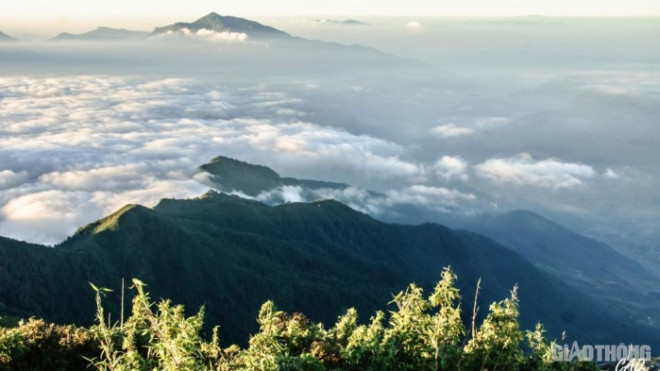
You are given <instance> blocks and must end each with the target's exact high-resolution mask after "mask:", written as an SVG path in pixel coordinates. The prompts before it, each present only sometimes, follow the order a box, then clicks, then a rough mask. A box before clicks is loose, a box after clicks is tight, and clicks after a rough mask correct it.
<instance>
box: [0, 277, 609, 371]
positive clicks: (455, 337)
mask: <svg viewBox="0 0 660 371" xmlns="http://www.w3.org/2000/svg"><path fill="white" fill-rule="evenodd" d="M456 281H457V276H456V274H455V273H454V272H453V271H452V270H451V269H450V268H445V269H444V271H443V272H442V274H441V279H440V281H439V282H438V283H437V284H436V285H435V287H434V289H433V290H432V292H431V293H430V295H425V294H424V292H423V289H422V288H421V287H419V286H417V285H415V284H410V285H409V286H408V287H407V288H406V289H405V290H403V291H401V292H399V293H398V294H396V295H393V298H392V300H391V302H390V303H388V306H387V309H388V310H387V311H377V312H376V313H375V314H372V315H371V317H369V318H368V319H367V318H362V317H359V316H358V312H357V310H355V309H354V308H351V309H348V310H347V311H346V312H345V314H343V315H342V316H340V317H339V318H338V319H337V321H336V323H335V324H334V326H332V327H330V328H326V327H325V326H324V325H323V324H322V323H314V322H313V321H311V320H309V319H308V318H307V317H306V316H305V315H304V314H303V313H293V314H288V313H285V312H283V311H280V310H278V308H277V307H276V306H275V303H274V302H272V301H267V302H266V303H265V304H263V305H262V306H261V309H260V310H259V312H258V316H257V318H256V322H257V323H258V325H259V327H258V331H257V332H256V333H255V334H252V335H250V337H249V343H248V345H247V346H246V347H243V348H242V347H239V346H237V345H231V346H228V347H222V346H221V339H220V338H219V328H218V327H215V328H213V330H212V332H211V333H210V334H206V333H205V332H204V328H205V326H204V308H203V307H202V308H201V309H200V310H199V312H198V313H197V314H195V315H191V316H186V314H185V310H184V307H183V306H182V305H177V304H174V303H172V302H171V301H170V300H160V301H154V300H152V299H151V298H150V295H149V293H148V290H147V285H146V284H145V283H143V282H141V281H140V280H137V279H134V280H133V284H132V286H131V289H132V291H133V294H134V295H133V299H132V303H131V305H130V313H127V316H126V318H124V316H123V315H121V316H120V318H114V319H113V318H112V317H111V316H109V315H108V314H107V313H108V312H107V311H105V310H104V302H103V300H104V297H105V295H106V294H107V293H109V291H110V290H109V289H106V288H99V287H96V286H95V285H93V284H92V285H91V286H92V289H93V290H94V291H95V294H96V307H97V310H96V322H95V324H94V325H92V326H89V327H79V326H74V325H68V326H62V325H55V324H49V323H46V322H45V321H43V320H40V319H35V318H31V319H29V320H27V321H19V322H18V323H14V321H12V319H8V318H4V319H3V320H2V321H0V324H1V325H2V326H3V327H0V370H46V369H47V370H89V369H98V370H484V369H487V370H591V369H594V370H595V369H598V368H597V366H596V365H595V364H590V363H581V362H572V363H568V362H553V360H552V342H550V341H549V340H548V339H546V338H545V337H544V329H543V325H541V324H540V323H539V324H538V325H537V326H536V327H535V328H534V329H531V330H526V331H524V330H523V329H521V328H520V326H519V323H518V317H519V299H518V292H517V291H518V290H517V287H514V288H513V289H512V290H511V293H510V296H509V297H508V298H506V299H504V300H502V301H498V302H494V303H492V304H491V305H490V307H489V310H488V314H487V315H486V317H485V318H484V319H483V320H482V321H480V323H477V319H476V318H477V317H476V312H477V310H478V308H477V306H476V305H475V306H474V307H473V308H462V307H461V293H460V291H459V289H458V288H457V287H456ZM478 294H479V289H478V288H477V290H476V291H475V299H476V300H475V303H476V302H479V300H478ZM465 310H467V311H468V314H470V313H473V315H472V316H471V318H472V320H471V321H467V323H466V322H465V321H464V320H463V319H462V318H464V316H463V312H464V311H465ZM122 313H123V310H122ZM469 317H470V316H469V315H468V318H469Z"/></svg>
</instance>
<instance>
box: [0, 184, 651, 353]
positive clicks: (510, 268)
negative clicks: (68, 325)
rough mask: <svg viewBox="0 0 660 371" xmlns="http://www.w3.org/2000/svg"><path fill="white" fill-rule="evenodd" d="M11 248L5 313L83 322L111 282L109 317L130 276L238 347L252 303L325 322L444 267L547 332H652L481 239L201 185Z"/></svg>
mask: <svg viewBox="0 0 660 371" xmlns="http://www.w3.org/2000/svg"><path fill="white" fill-rule="evenodd" d="M16 244H17V242H15V241H10V240H0V271H2V272H3V274H2V275H0V301H1V302H3V303H4V308H5V309H4V311H5V312H6V313H8V314H18V315H24V314H25V313H33V314H36V315H40V316H45V317H46V318H47V319H50V320H55V321H58V322H71V321H76V322H83V323H89V322H90V321H91V320H92V315H93V313H94V301H93V293H92V292H91V290H90V289H89V287H88V286H87V281H91V282H94V283H96V284H98V285H101V286H106V287H110V288H113V289H115V292H114V293H111V294H110V296H109V298H108V301H107V302H108V304H109V308H110V309H111V311H112V312H113V313H114V314H113V318H117V317H116V316H117V313H118V312H119V311H118V307H119V303H118V297H119V294H118V292H119V291H120V290H119V287H118V286H119V280H120V279H121V277H125V278H130V277H138V278H140V279H141V280H143V281H144V282H147V283H148V284H149V285H150V286H149V290H150V291H151V293H152V294H153V295H154V296H155V297H168V298H172V299H173V300H174V301H175V302H177V303H183V304H185V305H186V307H187V308H189V309H190V310H194V309H195V308H198V307H199V306H201V305H205V306H206V313H207V319H208V321H207V322H208V323H209V324H220V325H221V327H222V331H221V334H222V336H223V339H224V340H225V341H230V342H236V341H238V342H243V341H245V340H246V339H245V338H243V337H241V336H244V335H245V334H248V333H250V332H253V331H254V330H255V328H256V326H255V325H256V324H255V323H254V318H255V316H256V312H257V310H258V308H259V306H260V304H261V303H262V302H264V301H265V300H268V299H274V300H275V301H276V303H277V304H278V306H280V307H281V308H283V309H285V310H289V311H303V312H305V313H306V314H309V316H310V317H311V318H312V319H314V320H317V321H323V322H326V323H332V322H334V321H335V319H336V316H337V315H339V314H341V313H342V312H343V311H344V310H345V309H346V308H347V307H348V306H355V307H357V309H358V310H359V311H360V312H361V313H363V315H367V313H372V312H373V310H374V309H376V308H379V307H380V305H381V304H382V302H383V301H387V300H388V299H390V298H391V294H392V293H394V292H397V291H399V290H400V289H402V288H403V287H405V285H406V284H407V283H409V282H410V281H415V282H417V283H418V284H420V285H422V286H424V287H426V288H427V289H429V288H430V287H431V286H432V285H433V283H435V282H436V281H437V279H438V277H439V276H438V274H439V272H440V271H441V269H442V268H443V267H444V266H447V265H451V266H452V268H453V269H454V270H455V272H456V273H457V274H458V275H459V277H460V278H461V279H460V282H459V287H460V288H461V289H462V290H463V295H464V297H465V298H466V299H468V298H470V297H472V295H473V293H474V288H475V283H476V281H477V279H478V278H479V277H483V279H484V281H483V288H482V291H481V293H480V305H481V307H482V308H484V309H482V310H481V313H482V314H483V313H484V312H485V308H486V307H487V304H489V303H490V302H491V301H494V300H498V299H501V298H503V297H505V296H506V295H507V294H508V290H510V289H511V288H512V287H513V285H514V284H516V283H518V284H519V285H520V297H521V303H522V323H523V325H524V326H525V327H528V328H530V327H532V326H533V325H534V323H535V322H536V321H537V320H541V321H543V322H544V323H546V324H547V325H548V328H549V330H550V333H549V334H550V336H552V337H559V336H560V334H561V331H562V330H564V329H566V330H568V334H569V336H570V337H571V338H572V337H573V336H574V337H575V338H578V339H580V340H583V341H589V342H595V343H602V342H604V341H605V342H606V343H610V342H612V341H616V342H619V341H624V342H628V341H636V342H639V341H647V342H650V343H653V342H654V341H656V340H657V339H656V338H654V335H653V334H649V333H647V332H645V330H644V329H643V328H640V327H635V326H633V325H630V324H626V323H625V322H623V321H619V320H617V319H616V318H615V317H613V316H612V315H611V314H610V313H609V312H608V310H607V309H606V308H602V309H601V308H599V309H595V308H597V306H596V304H595V303H593V302H591V301H590V300H588V299H585V298H583V297H582V295H580V294H579V293H577V292H575V291H574V290H572V289H570V288H568V287H566V286H565V285H564V284H562V283H561V282H558V281H556V280H554V279H552V278H550V277H549V276H547V275H545V274H543V273H541V272H540V271H538V270H537V269H536V268H535V267H534V266H533V265H532V264H530V263H528V262H527V261H525V260H524V259H523V258H521V257H520V256H519V255H517V254H515V253H513V252H511V251H510V250H508V249H506V248H503V247H501V246H499V245H497V244H496V243H494V242H493V241H492V240H489V239H487V238H484V237H483V236H480V235H477V234H474V233H471V232H456V231H452V230H450V229H448V228H446V227H442V226H438V225H432V224H426V225H420V226H404V225H393V224H386V223H382V222H379V221H377V220H374V219H372V218H370V217H369V216H367V215H364V214H361V213H358V212H356V211H354V210H352V209H350V208H348V207H347V206H345V205H343V204H340V203H338V202H336V201H317V202H312V203H291V204H283V205H280V206H275V207H271V206H267V205H264V204H261V203H259V202H255V201H249V200H245V199H241V198H238V197H234V196H228V195H223V194H217V193H213V192H210V193H208V194H206V195H204V196H202V197H200V198H198V199H192V200H163V201H161V202H160V203H159V205H158V206H156V207H155V208H153V209H148V208H144V207H141V206H135V205H129V206H127V207H125V208H122V209H121V210H119V211H118V212H116V213H115V214H113V215H111V216H109V217H108V218H105V219H103V220H100V221H98V222H96V223H93V224H90V225H88V226H86V227H84V228H82V229H81V230H80V231H79V232H77V233H76V234H75V235H74V236H72V237H71V238H70V239H68V240H67V241H65V242H63V243H62V244H61V245H59V246H58V247H56V248H54V249H48V248H45V247H39V246H33V245H27V244H25V245H22V244H20V243H18V244H19V246H17V245H16ZM465 308H471V303H470V301H469V300H465Z"/></svg>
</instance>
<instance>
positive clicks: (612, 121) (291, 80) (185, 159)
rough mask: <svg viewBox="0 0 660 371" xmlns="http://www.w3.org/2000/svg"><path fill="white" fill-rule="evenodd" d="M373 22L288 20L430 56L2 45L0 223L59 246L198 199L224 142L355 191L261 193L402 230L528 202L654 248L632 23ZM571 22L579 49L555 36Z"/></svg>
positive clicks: (649, 154) (644, 56)
mask: <svg viewBox="0 0 660 371" xmlns="http://www.w3.org/2000/svg"><path fill="white" fill-rule="evenodd" d="M410 22H412V21H410ZM452 22H456V21H452ZM374 23H375V22H369V25H367V26H361V27H357V28H356V27H355V26H346V27H345V28H343V27H344V26H340V25H333V27H316V26H305V25H300V24H296V27H299V28H298V29H297V30H302V28H300V27H310V29H311V28H313V29H314V30H316V31H314V32H317V33H316V34H314V33H310V35H309V37H314V36H318V38H321V39H323V38H330V36H334V37H337V35H339V37H344V38H347V37H348V36H351V37H354V38H356V39H357V40H362V41H363V42H364V43H366V44H369V43H370V41H371V42H372V43H371V44H374V45H379V46H380V45H382V46H383V48H384V49H387V48H390V49H389V50H388V51H398V52H400V54H402V55H404V56H406V57H411V58H412V57H414V58H419V59H423V60H424V61H425V62H427V65H423V66H418V67H415V68H411V67H410V66H404V67H401V68H397V67H391V66H390V65H387V66H390V67H383V66H384V65H377V66H374V64H373V63H374V60H377V59H378V58H385V59H386V56H384V55H378V54H373V53H371V54H364V53H363V54H359V55H360V56H361V57H365V56H367V55H368V57H369V58H370V59H364V60H362V59H356V58H355V56H356V55H357V54H354V53H355V50H353V49H350V48H348V49H337V48H336V47H332V48H330V47H328V48H325V47H320V46H318V45H317V46H315V47H314V48H310V46H309V44H304V47H301V46H300V45H298V44H295V45H294V44H292V45H287V46H281V45H277V44H268V43H266V44H264V43H253V42H244V41H246V40H245V38H244V37H243V36H241V35H232V34H227V35H221V34H217V35H216V34H212V33H204V32H203V33H201V34H197V33H196V34H189V35H175V36H176V37H175V36H172V37H171V38H170V37H164V38H161V39H159V40H147V41H144V42H142V43H136V42H131V43H102V44H98V43H91V42H90V43H35V44H29V43H18V44H12V45H10V46H4V45H3V46H0V67H1V68H2V71H4V73H3V74H2V76H0V235H2V236H7V237H13V238H18V239H23V240H28V241H32V242H40V243H47V244H54V243H57V242H59V241H61V240H62V239H64V238H66V237H67V236H69V235H71V234H72V233H74V232H75V230H76V229H77V228H79V227H81V226H83V225H85V224H86V223H89V222H92V221H94V220H96V219H98V218H101V217H103V216H105V215H107V214H109V213H111V212H112V211H114V210H116V209H118V208H120V207H121V206H123V205H125V204H127V203H140V204H144V205H147V206H152V205H154V204H155V203H157V202H158V200H160V199H162V198H166V197H173V198H186V197H196V196H199V195H200V194H202V193H204V192H205V191H207V190H208V189H209V182H208V179H206V178H205V177H204V175H203V174H200V173H198V170H197V168H198V166H199V165H201V164H203V163H206V162H208V161H209V160H210V159H211V158H213V157H215V156H217V155H225V156H230V157H234V158H237V159H240V160H243V161H248V162H252V163H257V164H263V165H267V166H269V167H271V168H273V169H274V170H276V171H277V172H279V173H280V174H281V175H283V176H294V177H299V178H308V179H319V180H327V181H335V182H343V183H347V184H350V185H351V187H348V188H345V189H325V190H317V191H315V192H307V191H306V190H304V189H301V188H297V187H283V188H280V189H275V190H271V191H269V192H265V193H264V194H262V195H259V196H258V197H257V199H259V200H262V201H264V202H277V201H290V202H296V201H306V200H309V199H313V198H321V197H325V198H336V199H338V200H340V201H343V202H345V203H347V204H348V205H350V206H351V207H354V208H355V209H357V210H360V211H363V212H366V213H369V214H371V215H373V216H375V217H377V218H381V219H384V220H388V221H397V222H414V223H417V222H423V221H439V222H446V221H450V220H451V218H452V216H456V215H474V214H479V213H483V212H500V211H507V210H513V209H518V208H524V209H531V210H534V211H538V212H541V213H542V214H544V215H546V216H550V217H551V218H553V219H555V220H558V221H560V222H564V223H565V224H570V225H571V227H573V228H575V229H578V230H579V231H580V232H584V233H591V234H592V235H594V236H597V237H603V238H605V239H609V241H613V242H617V243H621V244H625V243H628V242H631V241H632V242H633V243H634V244H637V245H639V246H653V244H654V242H653V238H652V237H653V236H657V235H658V227H657V226H658V223H657V221H658V219H659V218H660V194H659V193H658V192H657V189H658V187H660V181H659V179H658V174H660V168H659V166H660V165H659V164H658V162H657V158H658V156H660V150H659V149H658V146H657V142H658V139H660V125H659V124H658V119H657V118H658V117H660V69H658V66H657V65H656V64H653V63H652V59H653V58H652V57H653V56H655V55H657V54H660V53H659V52H658V50H655V49H657V47H655V49H654V45H650V44H649V43H648V42H647V40H646V39H645V38H644V37H641V36H639V35H642V36H643V34H642V33H639V32H637V31H635V32H633V31H634V30H633V31H630V35H633V36H630V35H628V34H625V32H624V34H623V35H619V36H620V37H621V38H623V39H626V38H627V40H628V39H629V40H632V41H631V42H629V43H627V44H624V45H621V47H622V48H623V50H624V51H626V52H627V53H628V54H627V55H626V56H622V55H621V53H619V52H617V53H614V52H609V49H605V46H604V45H605V44H604V43H602V42H601V41H602V40H600V39H598V38H596V39H595V41H594V42H593V43H592V42H591V41H589V43H587V37H586V36H589V37H592V36H594V35H595V34H596V33H595V32H592V31H593V30H592V29H591V28H588V27H587V26H583V25H579V26H580V27H577V26H575V25H571V24H569V25H568V26H566V27H563V26H561V25H560V26H557V25H555V24H554V23H552V24H545V23H543V24H541V25H538V24H532V25H529V24H525V25H522V26H521V25H520V24H519V23H511V24H508V23H507V24H504V25H502V24H500V25H493V24H491V23H475V24H474V25H465V24H463V23H459V24H456V23H448V24H445V23H438V22H436V23H433V22H430V21H428V20H421V21H419V22H418V23H419V27H416V31H415V32H410V31H411V30H410V27H409V25H408V23H409V22H408V21H406V22H402V21H400V22H397V23H396V24H395V26H394V27H390V28H387V32H389V33H385V36H387V37H380V38H379V37H378V34H381V33H382V31H383V30H384V29H383V28H382V27H380V26H378V24H374ZM379 27H380V28H379ZM585 27H587V28H586V31H590V32H592V33H589V32H586V36H580V35H582V34H581V33H584V32H583V31H584V30H585ZM599 27H600V26H599ZM631 27H632V26H631ZM356 29H358V30H360V31H355V30H356ZM596 29H598V28H596ZM612 29H613V28H612V27H610V26H607V25H605V26H602V27H601V28H600V29H598V30H605V31H608V32H610V34H611V33H612V32H613V31H612ZM286 30H287V31H290V32H291V30H288V29H286ZM323 30H328V31H323ZM370 30H375V31H370ZM539 30H540V31H539ZM556 30H561V31H562V32H560V33H559V34H557V36H552V35H554V34H555V33H556V32H555V31H556ZM523 31H524V32H523ZM624 31H625V30H624ZM310 32H311V31H310ZM323 32H331V33H332V35H329V34H328V35H326V34H323ZM530 32H531V33H530ZM534 32H536V33H537V34H534ZM622 32H623V31H622ZM523 34H524V35H530V34H531V35H532V36H529V37H531V38H532V39H534V37H536V36H537V37H536V40H537V41H538V40H540V41H545V42H547V45H549V47H552V48H553V52H552V53H550V52H549V51H548V50H546V49H542V48H539V47H537V45H531V46H530V44H529V43H528V42H527V41H526V40H524V39H525V37H528V36H522V35H523ZM601 34H603V32H601V33H598V35H601ZM604 34H605V35H610V34H608V33H607V32H604ZM474 35H477V36H479V38H475V39H471V38H470V37H472V36H474ZM511 35H513V36H511ZM534 35H536V36H534ZM571 35H573V36H575V39H576V40H577V41H576V43H577V45H578V46H579V45H582V46H583V47H584V49H581V50H582V51H581V54H580V53H577V54H576V50H578V49H579V48H578V49H576V46H575V44H566V45H564V44H562V43H563V42H565V41H566V39H568V38H569V36H571ZM485 37H493V38H494V39H493V40H491V42H490V43H487V42H486V41H487V40H485V39H484V38H485ZM580 38H584V40H582V41H580ZM170 39H171V40H170ZM188 39H195V40H199V41H200V42H198V43H194V45H188V43H187V40H188ZM388 40H389V41H388ZM466 40H469V43H468V44H467V45H466V44H465V42H466ZM404 41H407V44H406V45H405V46H402V45H403V42H404ZM431 41H433V42H436V43H438V44H437V45H442V46H443V48H444V49H442V53H435V54H433V55H431V52H432V51H433V48H432V47H430V46H429V45H436V44H432V43H431ZM227 45H230V46H229V47H228V46H227ZM470 45H471V48H470V47H468V46H470ZM492 45H498V46H499V47H500V48H501V49H502V50H495V49H497V48H495V49H494V48H493V47H492ZM298 48H300V50H298ZM324 48H325V49H324ZM589 48H591V49H589ZM320 51H322V52H320ZM607 53H610V54H607ZM550 54H551V55H553V56H554V57H553V58H554V59H552V60H550V59H549V58H547V56H548V55H550ZM475 55H481V56H482V57H483V58H482V59H479V60H478V59H475V58H474V56H475ZM425 57H429V59H424V58H425ZM328 58H335V59H332V61H334V62H336V63H331V62H332V61H330V60H329V59H328ZM329 61H330V62H329ZM371 191H375V192H371Z"/></svg>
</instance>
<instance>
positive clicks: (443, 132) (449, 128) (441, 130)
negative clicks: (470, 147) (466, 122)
mask: <svg viewBox="0 0 660 371" xmlns="http://www.w3.org/2000/svg"><path fill="white" fill-rule="evenodd" d="M431 131H432V132H433V133H435V134H437V135H439V136H440V137H442V138H451V137H460V136H463V135H470V134H474V130H473V129H470V128H466V127H461V126H456V125H455V124H446V125H440V126H436V127H434V128H433V129H431Z"/></svg>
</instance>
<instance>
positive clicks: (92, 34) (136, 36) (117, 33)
mask: <svg viewBox="0 0 660 371" xmlns="http://www.w3.org/2000/svg"><path fill="white" fill-rule="evenodd" d="M149 35H151V34H150V33H149V32H141V31H131V30H126V29H123V28H110V27H98V28H96V29H94V30H92V31H89V32H85V33H83V34H79V35H75V34H70V33H68V32H63V33H61V34H59V35H57V36H56V37H55V38H54V40H140V39H144V38H146V37H148V36H149Z"/></svg>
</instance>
